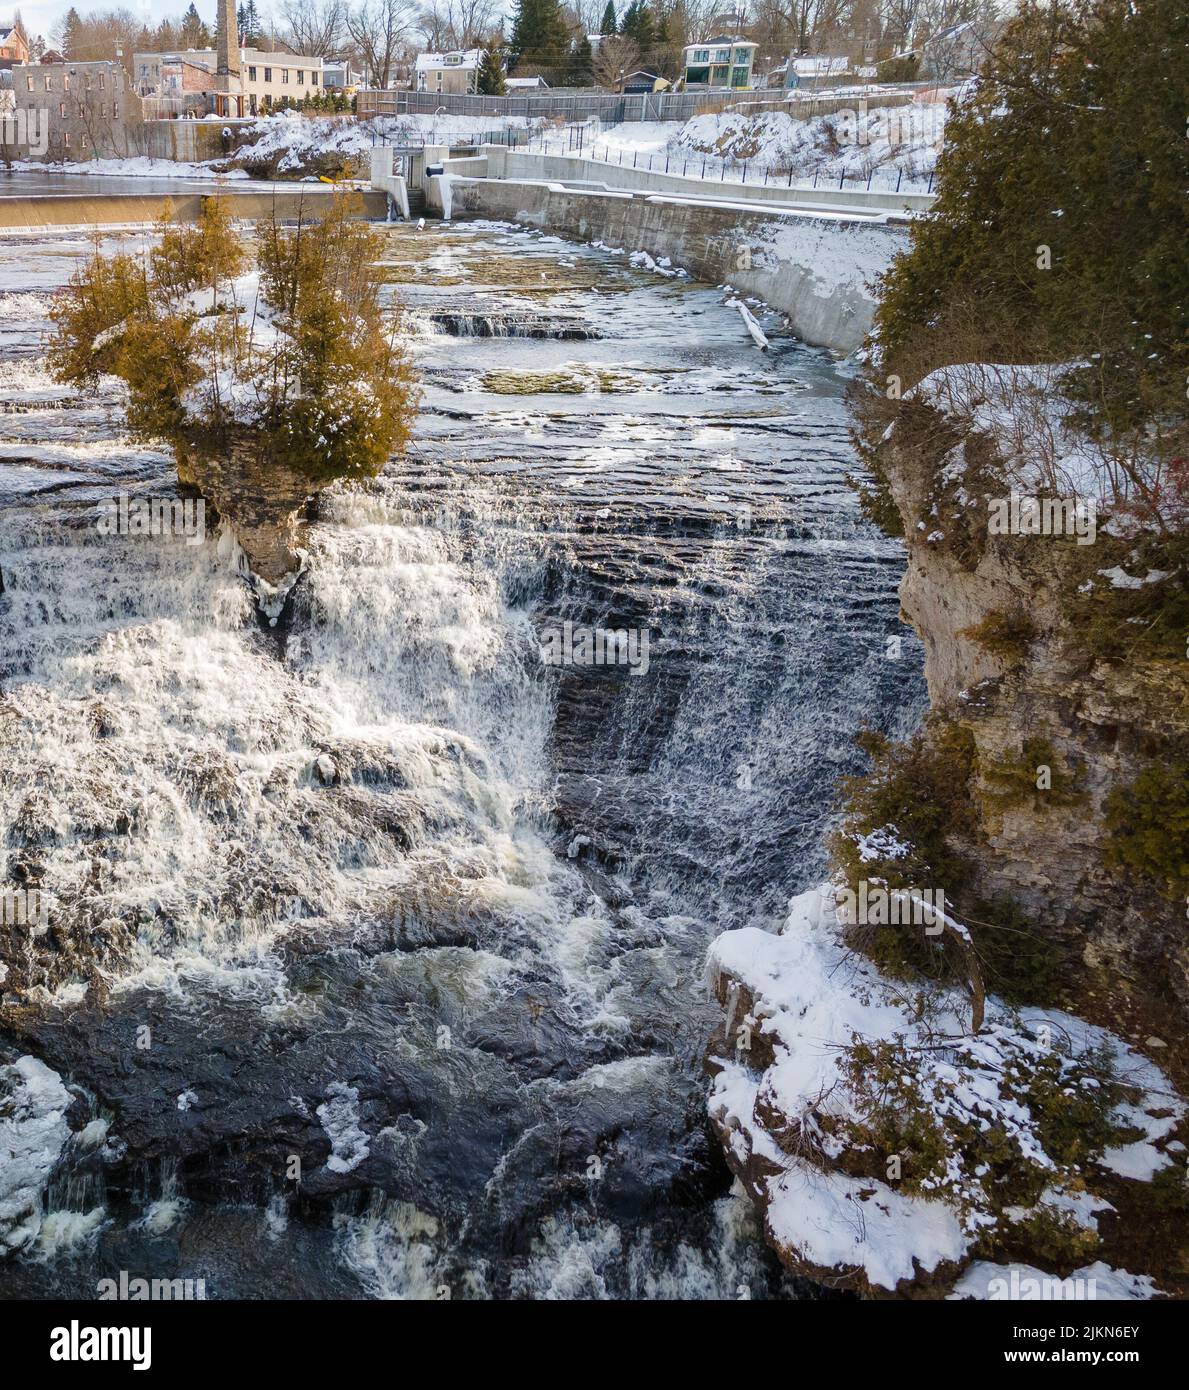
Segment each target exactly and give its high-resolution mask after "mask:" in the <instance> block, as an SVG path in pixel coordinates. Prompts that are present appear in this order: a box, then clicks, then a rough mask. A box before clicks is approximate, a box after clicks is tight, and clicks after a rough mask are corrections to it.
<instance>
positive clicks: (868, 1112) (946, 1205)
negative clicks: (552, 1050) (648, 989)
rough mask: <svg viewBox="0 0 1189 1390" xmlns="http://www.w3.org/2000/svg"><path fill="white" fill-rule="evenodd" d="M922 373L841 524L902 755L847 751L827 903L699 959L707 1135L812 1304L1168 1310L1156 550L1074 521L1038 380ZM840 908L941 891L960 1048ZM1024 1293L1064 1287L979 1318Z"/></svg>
mask: <svg viewBox="0 0 1189 1390" xmlns="http://www.w3.org/2000/svg"><path fill="white" fill-rule="evenodd" d="M950 371H953V373H954V375H953V376H952V377H950V378H946V373H947V372H950ZM936 376H937V378H942V380H941V381H940V383H939V382H938V380H937V379H935V378H927V379H926V382H925V383H922V387H924V388H926V389H923V390H922V389H920V388H918V389H917V391H916V392H915V393H914V395H913V397H912V398H910V399H908V400H907V401H905V402H904V403H903V405H902V406H901V407H900V408H899V409H898V410H897V411H896V413H895V418H894V420H893V422H892V423H891V425H890V426H888V427H887V428H886V429H885V430H883V434H882V439H881V440H880V443H879V445H878V448H877V449H876V451H875V458H874V464H875V472H876V476H877V482H878V484H879V487H880V489H881V491H880V492H876V493H871V494H868V502H869V504H870V509H871V510H872V511H873V512H877V511H879V510H880V509H881V508H886V512H885V515H887V514H890V513H894V514H895V515H896V517H897V518H898V521H899V525H900V527H901V528H902V532H903V534H904V536H905V545H906V550H907V564H906V572H905V576H904V580H903V583H902V587H901V604H902V616H903V617H904V619H905V621H907V622H909V623H911V624H912V626H913V627H914V628H915V629H916V631H917V632H918V634H919V635H920V638H921V640H922V642H923V644H924V648H925V673H926V677H927V681H928V687H929V694H930V700H931V709H930V712H929V715H928V717H927V719H926V721H925V724H924V726H923V728H922V729H921V730H920V731H919V732H918V734H917V735H916V736H915V737H914V739H912V740H910V741H909V742H907V743H905V744H902V745H888V744H887V743H886V741H885V742H883V743H882V744H881V743H880V742H879V741H878V740H873V741H872V744H871V746H872V751H873V752H874V753H875V755H876V764H875V767H874V769H873V771H872V773H871V775H870V776H869V777H868V778H867V779H866V780H865V781H861V780H859V779H855V780H854V781H852V784H851V786H850V800H849V804H848V810H847V814H846V817H845V818H844V822H843V827H842V830H841V832H840V833H839V835H838V836H837V837H836V839H835V842H834V849H835V862H836V869H837V872H838V875H839V879H840V883H839V886H838V889H837V890H835V888H834V887H833V886H831V885H827V886H823V889H822V890H820V893H818V894H806V895H802V897H800V898H798V899H794V901H793V903H792V904H791V907H790V913H789V918H788V920H787V922H786V923H785V926H784V928H783V931H782V932H781V933H780V934H779V935H775V936H774V935H770V934H768V933H765V932H762V931H759V930H757V929H753V928H746V929H744V930H742V931H737V932H729V933H726V934H725V935H723V936H721V937H719V938H718V940H717V941H716V942H715V943H714V945H713V947H712V949H711V955H710V983H711V986H712V988H713V990H714V993H715V994H716V997H717V998H718V1001H719V1003H720V1005H721V1006H722V1008H723V1013H724V1023H723V1027H722V1030H721V1032H720V1033H718V1034H717V1035H716V1037H715V1038H714V1040H713V1041H712V1043H711V1047H710V1050H709V1053H708V1055H707V1070H708V1071H709V1072H710V1074H711V1075H712V1077H713V1083H712V1088H711V1094H710V1099H709V1113H710V1119H711V1123H712V1125H713V1127H714V1128H715V1130H716V1132H717V1134H718V1136H719V1138H720V1140H721V1142H722V1144H723V1148H724V1151H725V1153H726V1156H727V1160H728V1163H729V1164H730V1166H731V1168H732V1170H733V1171H734V1172H735V1174H736V1176H737V1178H738V1179H739V1181H740V1182H741V1183H742V1185H743V1187H744V1188H745V1189H746V1190H747V1192H748V1193H749V1194H750V1195H751V1197H752V1198H753V1200H754V1201H755V1203H756V1205H757V1207H758V1208H759V1210H760V1212H761V1213H762V1216H763V1221H764V1228H765V1232H766V1235H767V1238H768V1240H769V1242H770V1244H771V1245H772V1246H773V1248H774V1249H775V1250H776V1252H777V1254H778V1255H779V1256H780V1258H781V1260H782V1261H783V1262H784V1263H785V1264H786V1265H787V1266H788V1267H789V1268H790V1269H791V1270H792V1271H793V1272H794V1273H797V1274H800V1275H803V1276H806V1277H809V1278H811V1279H814V1280H816V1281H818V1282H820V1283H823V1284H827V1285H831V1286H839V1287H845V1288H849V1289H853V1290H855V1291H857V1292H859V1293H861V1294H863V1295H865V1296H868V1297H939V1296H951V1295H952V1296H958V1297H974V1298H997V1297H1021V1296H1023V1297H1028V1296H1034V1297H1052V1296H1058V1297H1082V1298H1095V1297H1098V1298H1109V1297H1152V1296H1154V1295H1156V1294H1157V1293H1158V1292H1160V1291H1164V1292H1173V1293H1176V1294H1183V1291H1184V1287H1185V1283H1184V1281H1185V1270H1186V1267H1187V1253H1189V1252H1187V1251H1186V1249H1185V1244H1184V1237H1183V1217H1184V1213H1185V1211H1186V1209H1187V1208H1189V1198H1186V1196H1185V1193H1184V1182H1183V1173H1182V1164H1183V1154H1184V1152H1185V1139H1186V1134H1185V1129H1184V1117H1185V1113H1186V1108H1185V1104H1184V1102H1183V1101H1182V1099H1181V1096H1183V1095H1184V1094H1185V1093H1186V1091H1185V1084H1186V1078H1185V1072H1184V1062H1183V1058H1182V1055H1181V1052H1180V1050H1179V1049H1178V1044H1179V1043H1180V1042H1182V1041H1183V1040H1184V1038H1185V1035H1186V1031H1187V1029H1186V1023H1187V1021H1189V934H1187V933H1186V931H1185V922H1184V892H1185V891H1186V879H1187V878H1189V846H1187V844H1186V830H1187V829H1189V801H1187V800H1186V794H1187V793H1186V787H1185V784H1184V778H1183V776H1182V769H1183V768H1184V767H1185V766H1187V765H1189V763H1187V761H1186V759H1187V754H1189V664H1187V663H1186V662H1185V660H1184V651H1183V634H1182V633H1181V626H1183V624H1181V623H1179V621H1178V619H1177V615H1178V614H1180V613H1181V612H1182V611H1183V610H1182V607H1181V606H1180V605H1182V603H1183V596H1184V577H1183V555H1184V543H1183V539H1181V538H1179V537H1178V536H1177V534H1176V530H1175V526H1174V527H1170V526H1169V525H1168V524H1167V520H1166V518H1165V517H1164V516H1161V515H1157V514H1153V513H1151V512H1149V514H1148V515H1147V516H1146V517H1145V516H1144V515H1141V514H1139V513H1138V512H1136V511H1133V510H1129V509H1127V508H1125V507H1124V506H1123V504H1121V503H1119V502H1117V501H1116V502H1114V503H1113V504H1108V503H1107V502H1106V501H1104V500H1103V499H1104V497H1107V496H1110V497H1116V496H1117V494H1114V493H1110V492H1109V490H1108V491H1107V492H1104V491H1102V490H1101V488H1102V481H1101V477H1102V475H1101V473H1100V472H1098V470H1097V468H1096V464H1097V459H1094V458H1090V457H1089V456H1088V452H1087V453H1083V454H1079V450H1080V449H1081V448H1082V447H1083V445H1082V441H1081V440H1080V439H1075V438H1074V437H1073V435H1072V434H1071V431H1070V429H1069V428H1068V427H1067V424H1066V420H1065V417H1064V416H1063V415H1061V413H1060V412H1061V411H1062V410H1063V409H1065V410H1067V409H1068V407H1064V406H1061V405H1057V406H1056V407H1054V406H1053V405H1052V404H1051V402H1050V400H1049V399H1048V398H1047V397H1046V395H1045V392H1044V389H1043V388H1044V386H1045V382H1044V381H1042V380H1040V374H1039V373H1038V372H1037V371H1036V370H1035V369H1027V368H1023V369H1016V368H1010V367H1009V368H997V367H989V368H985V369H984V368H981V367H979V366H977V365H976V366H974V367H971V368H969V369H943V371H942V372H940V373H938V374H936ZM1051 384H1052V383H1051V381H1050V382H1049V383H1048V385H1049V386H1051ZM1038 385H1039V387H1040V388H1042V389H1039V390H1038V389H1037V387H1038ZM930 387H932V390H931V391H930V389H928V388H930ZM999 388H1004V393H1003V394H1000V395H996V394H995V393H996V391H997V390H998V389H999ZM1026 390H1030V391H1031V394H1030V395H1027V394H1025V396H1024V397H1023V399H1022V400H1021V392H1026ZM1013 407H1019V410H1018V413H1017V414H1016V415H1015V417H1014V418H1013V415H1012V409H1013ZM1022 417H1024V425H1021V418H1022ZM883 423H884V422H883V421H880V422H879V427H880V428H882V426H883ZM1024 426H1026V427H1027V428H1026V429H1025V428H1024ZM1017 427H1019V428H1018V429H1017ZM879 432H880V429H879V428H877V429H876V430H875V432H874V435H875V437H878V436H879ZM1046 447H1047V448H1048V449H1049V450H1050V452H1049V455H1048V456H1047V459H1046V458H1045V455H1044V452H1043V451H1044V449H1045V448H1046ZM1038 460H1039V462H1038ZM1063 470H1069V472H1065V471H1063ZM1070 473H1072V474H1073V475H1074V476H1073V480H1072V482H1071V481H1070V476H1069V475H1070ZM1046 482H1047V484H1048V490H1047V491H1046V488H1045V484H1046ZM1063 488H1065V489H1068V490H1069V491H1070V494H1071V497H1070V499H1067V500H1073V499H1075V498H1076V497H1080V498H1081V499H1082V500H1083V501H1085V500H1086V499H1087V498H1088V499H1089V502H1088V512H1086V513H1085V514H1080V515H1079V514H1077V513H1075V512H1069V513H1068V514H1067V515H1066V517H1065V520H1066V522H1070V523H1071V524H1067V525H1064V526H1063V527H1061V528H1059V529H1048V528H1044V529H1042V530H1037V531H1034V530H1032V529H1029V528H1020V527H1018V526H1017V527H1010V526H1009V527H1008V528H1006V530H1005V528H1003V527H1002V526H1000V525H998V524H996V525H992V524H991V517H992V515H995V516H996V517H997V518H999V519H1001V518H1002V516H1003V511H1002V507H1003V504H1004V503H1005V502H1007V501H1009V500H1010V498H1011V496H1012V494H1017V495H1019V494H1021V493H1028V492H1033V493H1035V494H1036V495H1037V496H1038V497H1041V496H1047V497H1053V496H1054V495H1055V496H1056V498H1057V499H1058V500H1060V499H1061V497H1062V495H1063V494H1062V489H1063ZM1093 488H1099V489H1100V490H1097V491H1091V490H1090V489H1093ZM872 499H874V501H873V500H872ZM1095 513H1096V514H1095ZM1085 523H1089V524H1085ZM1178 586H1179V587H1178ZM1170 615H1171V620H1170ZM921 803H926V804H927V806H926V812H925V814H919V813H918V808H919V807H920V805H921ZM871 885H881V886H886V887H890V888H892V889H897V890H905V889H909V890H911V889H919V890H922V891H924V890H928V889H932V890H933V891H934V892H936V891H937V890H939V889H940V890H943V891H944V896H945V902H946V918H947V921H948V920H949V919H950V916H951V915H952V917H953V921H954V923H955V926H956V930H957V931H958V933H959V935H960V936H961V937H962V939H963V940H964V941H965V942H966V943H967V944H968V950H967V954H968V955H969V956H970V957H971V958H972V959H974V960H975V961H976V962H978V963H979V965H980V968H981V975H982V977H984V978H985V979H986V985H987V994H986V1009H985V1019H979V1018H978V1017H977V1009H976V1010H975V1017H974V1018H973V1019H972V1017H971V1010H970V1007H969V1003H968V1000H967V990H966V989H964V988H963V981H962V972H961V971H955V970H954V969H953V968H952V962H948V961H947V960H945V959H944V958H943V949H942V938H941V937H940V936H939V935H937V936H935V938H934V940H933V941H932V942H930V941H928V940H921V939H920V935H921V934H920V933H919V932H918V933H917V934H916V935H915V936H913V935H912V934H911V933H910V932H909V930H908V928H907V926H901V925H892V924H889V923H888V922H887V921H886V919H884V918H879V919H869V918H865V917H864V918H861V919H859V920H860V921H861V923H862V925H861V926H857V925H856V918H855V917H854V916H853V915H851V911H850V910H849V909H850V908H851V907H852V906H853V901H854V897H853V896H852V895H856V894H857V893H858V890H859V888H860V886H861V887H862V888H863V889H864V891H865V890H866V889H867V887H868V886H871ZM835 891H837V892H838V893H839V894H840V901H841V894H842V893H844V892H845V894H846V895H847V898H848V911H847V912H846V913H845V914H843V916H842V917H840V916H839V914H838V913H837V911H836V910H835V903H834V901H833V898H834V894H835ZM840 923H841V925H840ZM873 923H874V925H873ZM1009 1001H1011V1002H1009ZM1141 1232H1146V1233H1148V1234H1146V1235H1144V1236H1141V1235H1140V1234H1139V1233H1141ZM1025 1278H1027V1279H1040V1280H1044V1279H1051V1280H1062V1281H1065V1280H1070V1279H1073V1280H1080V1281H1081V1283H1082V1285H1083V1286H1086V1287H1085V1288H1084V1289H1083V1291H1081V1292H1076V1291H1074V1292H1062V1293H1057V1294H1052V1293H1049V1294H1045V1293H1043V1292H1041V1293H1036V1294H1033V1295H1029V1294H1021V1293H1019V1292H1018V1291H1016V1292H1010V1291H1009V1292H1003V1291H1002V1290H1003V1289H1004V1288H1006V1289H1008V1290H1012V1289H1015V1287H1016V1284H1018V1283H1020V1281H1021V1280H1022V1279H1025ZM1013 1281H1015V1282H1014V1283H1013ZM1087 1290H1088V1291H1087ZM1096 1290H1097V1291H1096Z"/></svg>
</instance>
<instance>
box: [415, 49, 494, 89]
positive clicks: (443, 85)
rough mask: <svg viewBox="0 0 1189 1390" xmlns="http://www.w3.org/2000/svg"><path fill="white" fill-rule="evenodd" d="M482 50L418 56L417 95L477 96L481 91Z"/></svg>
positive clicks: (416, 65)
mask: <svg viewBox="0 0 1189 1390" xmlns="http://www.w3.org/2000/svg"><path fill="white" fill-rule="evenodd" d="M482 59H483V50H482V49H481V48H467V49H456V50H455V51H454V52H453V53H419V54H418V55H417V61H416V63H415V64H414V65H413V78H414V82H413V85H414V89H415V90H416V91H418V92H441V93H443V94H446V93H461V94H463V95H466V94H467V93H472V94H473V93H474V92H476V91H477V90H478V87H479V64H480V62H481V61H482Z"/></svg>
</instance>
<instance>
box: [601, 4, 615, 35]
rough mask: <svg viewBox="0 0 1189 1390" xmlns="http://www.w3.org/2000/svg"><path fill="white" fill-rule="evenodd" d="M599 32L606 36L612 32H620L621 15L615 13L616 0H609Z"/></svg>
mask: <svg viewBox="0 0 1189 1390" xmlns="http://www.w3.org/2000/svg"><path fill="white" fill-rule="evenodd" d="M599 33H600V34H602V35H603V37H604V38H606V37H607V36H608V35H610V34H618V33H619V16H618V15H617V14H616V13H615V0H607V8H606V9H605V10H604V11H603V22H602V23H601V24H600V25H599Z"/></svg>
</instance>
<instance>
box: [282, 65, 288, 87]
mask: <svg viewBox="0 0 1189 1390" xmlns="http://www.w3.org/2000/svg"><path fill="white" fill-rule="evenodd" d="M281 81H282V82H283V83H284V84H285V85H288V83H289V69H288V68H282V69H281Z"/></svg>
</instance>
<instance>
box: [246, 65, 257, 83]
mask: <svg viewBox="0 0 1189 1390" xmlns="http://www.w3.org/2000/svg"><path fill="white" fill-rule="evenodd" d="M248 81H249V82H255V81H256V69H255V68H249V69H248Z"/></svg>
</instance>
